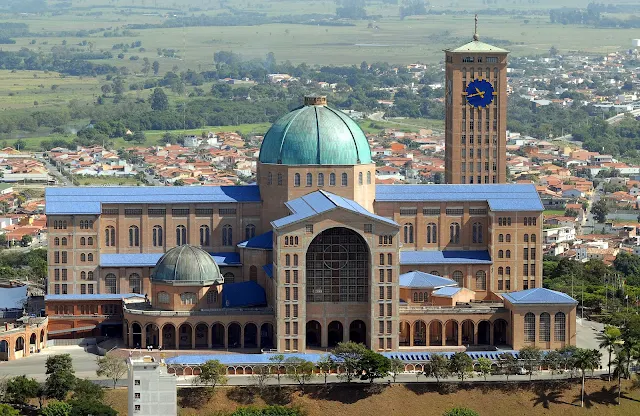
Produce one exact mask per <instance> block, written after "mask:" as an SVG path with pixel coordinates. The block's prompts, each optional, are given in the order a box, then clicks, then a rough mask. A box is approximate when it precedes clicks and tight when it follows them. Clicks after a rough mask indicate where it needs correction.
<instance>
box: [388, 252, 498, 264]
mask: <svg viewBox="0 0 640 416" xmlns="http://www.w3.org/2000/svg"><path fill="white" fill-rule="evenodd" d="M491 263H492V261H491V256H490V255H489V252H488V251H487V250H474V251H465V250H447V251H401V252H400V264H401V265H403V266H404V265H417V264H491Z"/></svg>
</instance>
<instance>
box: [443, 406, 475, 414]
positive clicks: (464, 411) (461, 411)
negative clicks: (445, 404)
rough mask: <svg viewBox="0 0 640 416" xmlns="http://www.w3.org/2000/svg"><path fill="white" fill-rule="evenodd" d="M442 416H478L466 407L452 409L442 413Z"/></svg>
mask: <svg viewBox="0 0 640 416" xmlns="http://www.w3.org/2000/svg"><path fill="white" fill-rule="evenodd" d="M443 416H480V415H479V414H478V412H476V411H475V410H472V409H469V408H466V407H454V408H453V409H450V410H447V411H446V412H444V415H443Z"/></svg>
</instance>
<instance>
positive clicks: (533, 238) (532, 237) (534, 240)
mask: <svg viewBox="0 0 640 416" xmlns="http://www.w3.org/2000/svg"><path fill="white" fill-rule="evenodd" d="M531 242H532V243H535V242H536V235H535V234H531Z"/></svg>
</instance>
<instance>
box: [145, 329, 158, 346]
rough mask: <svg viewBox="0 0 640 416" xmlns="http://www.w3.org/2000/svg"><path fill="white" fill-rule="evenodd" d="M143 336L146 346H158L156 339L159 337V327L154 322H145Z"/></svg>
mask: <svg viewBox="0 0 640 416" xmlns="http://www.w3.org/2000/svg"><path fill="white" fill-rule="evenodd" d="M144 337H145V340H146V341H147V347H154V348H157V347H158V340H159V339H160V328H158V325H156V324H147V326H145V328H144Z"/></svg>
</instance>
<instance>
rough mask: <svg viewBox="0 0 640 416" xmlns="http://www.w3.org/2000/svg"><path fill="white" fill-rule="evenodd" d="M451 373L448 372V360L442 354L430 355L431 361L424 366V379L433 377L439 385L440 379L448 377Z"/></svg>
mask: <svg viewBox="0 0 640 416" xmlns="http://www.w3.org/2000/svg"><path fill="white" fill-rule="evenodd" d="M450 374H451V371H450V370H449V360H447V357H445V356H444V355H442V354H431V360H430V361H429V364H428V365H427V366H425V373H424V375H425V376H426V377H429V376H433V377H435V378H436V382H437V383H438V384H440V379H441V378H446V377H449V375H450Z"/></svg>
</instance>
